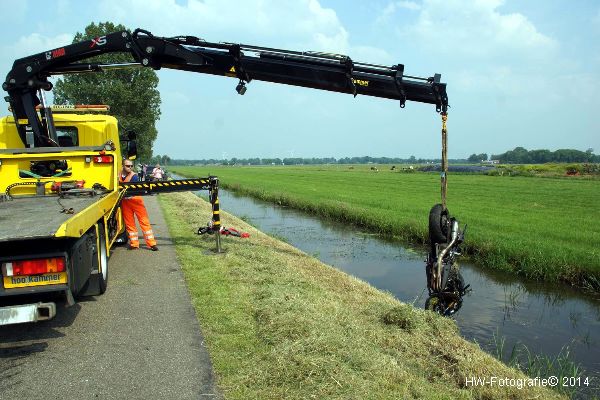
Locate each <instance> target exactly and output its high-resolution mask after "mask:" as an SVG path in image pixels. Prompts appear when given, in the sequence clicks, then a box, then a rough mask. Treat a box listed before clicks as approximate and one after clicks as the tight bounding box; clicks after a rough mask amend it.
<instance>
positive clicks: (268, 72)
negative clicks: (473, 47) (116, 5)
mask: <svg viewBox="0 0 600 400" xmlns="http://www.w3.org/2000/svg"><path fill="white" fill-rule="evenodd" d="M115 52H118V53H129V54H131V56H132V63H128V64H98V63H84V61H85V60H87V59H89V58H90V57H94V56H97V55H101V54H107V53H115ZM131 65H141V66H146V67H151V68H154V69H160V68H171V69H180V70H185V71H192V72H198V73H204V74H213V75H221V76H228V77H233V78H237V79H239V83H238V84H237V87H236V90H237V92H238V93H239V94H244V93H245V92H246V83H248V82H250V81H252V80H260V81H266V82H275V83H281V84H288V85H294V86H303V87H309V88H313V89H322V90H328V91H333V92H340V93H349V94H353V95H354V96H356V95H358V94H361V95H367V96H375V97H382V98H388V99H394V100H398V101H399V102H400V107H404V105H405V102H406V101H407V100H409V101H417V102H421V103H429V104H434V105H435V106H436V111H437V112H440V113H442V114H446V112H447V109H448V97H447V95H446V84H445V83H441V82H440V75H439V74H435V75H434V76H433V77H430V78H419V77H414V76H407V75H404V65H402V64H397V65H393V66H391V67H386V66H381V65H373V64H365V63H358V62H354V61H352V59H351V58H350V57H347V56H343V55H335V54H326V53H316V52H297V51H289V50H280V49H273V48H267V47H257V46H250V45H242V44H232V43H211V42H206V41H204V40H202V39H199V38H196V37H192V36H177V37H172V38H164V37H156V36H154V35H152V34H151V33H150V32H147V31H144V30H140V29H137V30H135V31H134V32H133V33H131V34H130V33H129V32H127V31H122V32H115V33H111V34H108V35H106V36H101V37H97V38H95V39H92V40H86V41H82V42H79V43H74V44H71V45H68V46H64V47H61V48H58V49H54V50H50V51H47V52H43V53H39V54H36V55H32V56H30V57H25V58H21V59H18V60H16V61H15V62H14V64H13V67H12V69H11V70H10V72H9V73H8V75H7V77H6V81H5V82H4V83H3V85H2V88H3V89H4V90H6V91H7V92H8V95H9V96H8V97H7V100H8V101H9V102H10V105H11V108H12V111H13V114H14V117H15V121H16V122H17V127H18V129H19V134H20V135H21V138H22V140H23V142H24V143H27V145H29V146H35V147H38V146H48V145H50V146H53V145H56V133H55V130H54V126H53V120H52V114H51V111H50V108H49V107H46V104H45V100H44V96H43V91H44V90H51V89H52V84H51V83H50V82H49V81H48V78H49V77H50V76H52V75H62V74H70V73H82V72H100V71H102V70H105V69H109V68H122V67H126V66H131ZM40 104H41V106H42V108H41V112H40V115H39V116H38V113H37V111H36V107H37V106H38V105H40ZM25 119H26V120H27V123H25V124H23V123H22V121H23V120H25ZM20 122H21V123H20Z"/></svg>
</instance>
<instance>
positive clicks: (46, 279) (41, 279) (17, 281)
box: [4, 272, 67, 289]
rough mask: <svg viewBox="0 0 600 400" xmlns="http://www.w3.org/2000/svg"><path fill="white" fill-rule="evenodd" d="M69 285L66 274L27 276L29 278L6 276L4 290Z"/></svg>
mask: <svg viewBox="0 0 600 400" xmlns="http://www.w3.org/2000/svg"><path fill="white" fill-rule="evenodd" d="M61 283H67V273H66V272H51V273H49V274H42V275H27V276H5V277H4V288H5V289H12V288H20V287H30V286H44V285H57V284H61Z"/></svg>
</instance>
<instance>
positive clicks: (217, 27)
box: [97, 0, 349, 52]
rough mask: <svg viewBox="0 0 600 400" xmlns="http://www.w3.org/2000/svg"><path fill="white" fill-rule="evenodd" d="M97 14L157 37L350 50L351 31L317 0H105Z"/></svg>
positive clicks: (100, 4) (101, 17)
mask: <svg viewBox="0 0 600 400" xmlns="http://www.w3.org/2000/svg"><path fill="white" fill-rule="evenodd" d="M139 10H144V12H143V13H140V12H139ZM97 16H98V19H100V20H111V21H115V22H118V23H123V24H124V25H126V26H128V27H130V28H137V27H141V28H146V29H150V27H151V28H152V31H153V33H154V34H156V35H159V36H172V35H179V34H187V35H196V36H199V37H202V38H204V39H206V40H209V41H230V42H245V43H248V42H249V40H253V39H254V38H261V40H265V41H267V40H268V43H269V45H274V44H273V43H276V44H275V45H276V46H292V45H303V46H309V47H307V48H306V49H310V50H319V51H337V52H339V51H340V49H341V50H343V51H345V50H346V49H348V48H349V38H348V36H349V35H348V32H347V31H346V29H345V28H344V27H343V26H342V24H341V22H340V20H339V19H338V17H337V15H336V13H335V11H334V10H332V9H329V8H324V7H322V6H321V4H320V3H319V2H318V1H317V0H302V1H295V2H280V1H276V0H247V1H243V2H239V1H233V0H231V1H223V0H205V1H198V0H189V1H188V2H187V4H185V5H179V4H177V3H176V2H175V1H174V0H132V1H129V2H123V1H121V0H103V1H100V2H99V4H98V15H97ZM292 17H293V18H292ZM253 44H257V45H260V44H262V43H253Z"/></svg>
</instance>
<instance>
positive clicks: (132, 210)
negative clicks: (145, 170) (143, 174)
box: [119, 172, 156, 248]
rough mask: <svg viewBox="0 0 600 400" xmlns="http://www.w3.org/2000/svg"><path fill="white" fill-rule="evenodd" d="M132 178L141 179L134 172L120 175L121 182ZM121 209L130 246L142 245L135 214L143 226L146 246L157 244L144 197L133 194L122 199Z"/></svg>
mask: <svg viewBox="0 0 600 400" xmlns="http://www.w3.org/2000/svg"><path fill="white" fill-rule="evenodd" d="M132 179H133V181H134V182H135V181H137V180H139V178H138V177H137V175H135V174H134V173H133V172H130V173H129V175H127V176H125V177H123V175H121V174H120V175H119V181H120V182H131V181H132ZM121 211H122V212H123V219H124V220H125V229H126V230H127V234H128V235H129V246H131V247H134V248H137V247H140V240H139V238H138V230H137V227H136V226H135V218H134V215H135V216H136V217H137V219H138V222H139V224H140V227H141V228H142V232H143V234H144V240H145V241H146V246H148V247H152V246H156V240H155V239H154V232H152V227H151V226H150V220H149V219H148V212H147V211H146V206H145V205H144V200H143V199H142V197H141V196H132V197H125V198H123V200H121Z"/></svg>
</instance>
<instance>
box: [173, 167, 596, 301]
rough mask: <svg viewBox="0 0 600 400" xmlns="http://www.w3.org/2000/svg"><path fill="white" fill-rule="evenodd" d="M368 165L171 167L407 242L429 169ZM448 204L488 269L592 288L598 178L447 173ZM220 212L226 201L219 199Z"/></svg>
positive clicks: (469, 248)
mask: <svg viewBox="0 0 600 400" xmlns="http://www.w3.org/2000/svg"><path fill="white" fill-rule="evenodd" d="M368 168H369V167H368V166H356V167H354V168H353V169H350V167H349V166H321V167H294V166H286V167H242V168H240V167H215V166H211V167H174V168H173V170H175V171H177V172H178V173H181V174H183V175H187V176H206V175H207V174H209V173H210V174H213V175H217V176H218V177H219V179H220V181H221V184H222V186H223V187H226V188H229V189H233V190H235V191H239V192H243V193H246V194H249V195H252V196H255V197H258V198H262V199H265V200H269V201H273V202H277V203H280V204H285V205H289V206H292V207H295V208H300V209H304V210H308V211H310V212H313V213H315V214H319V215H323V216H327V217H331V218H334V219H338V220H342V221H348V222H352V223H354V224H357V225H360V226H365V227H367V228H369V229H371V230H373V231H375V232H379V233H382V234H384V235H393V236H397V237H400V238H401V239H403V240H407V241H409V242H412V243H424V242H425V241H426V238H427V216H428V214H429V210H430V208H431V207H432V206H433V204H435V203H439V202H440V195H439V192H440V183H439V181H440V179H439V175H438V174H435V173H401V172H393V171H390V170H389V168H386V169H383V168H382V167H381V166H380V171H379V172H374V171H371V170H369V169H368ZM448 180H449V191H448V207H449V209H450V212H451V213H452V214H453V215H454V216H456V217H457V218H458V219H459V221H460V222H461V224H465V223H466V224H468V230H467V240H466V244H465V250H466V253H467V254H468V255H469V256H470V257H471V258H472V259H473V260H474V261H475V262H477V263H479V264H481V265H483V266H485V267H490V268H495V269H500V270H505V271H511V272H516V273H519V274H521V275H524V276H527V277H529V278H532V279H539V280H546V281H566V282H569V283H571V284H574V285H577V286H579V287H584V288H586V289H592V290H600V246H599V244H600V229H599V228H598V221H599V220H600V207H598V201H599V199H600V184H599V182H598V181H597V180H588V179H577V178H570V179H564V178H535V177H507V176H486V175H469V174H463V175H460V174H451V175H450V176H449V178H448ZM221 206H222V207H223V208H224V209H225V210H226V209H227V204H222V205H221Z"/></svg>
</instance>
